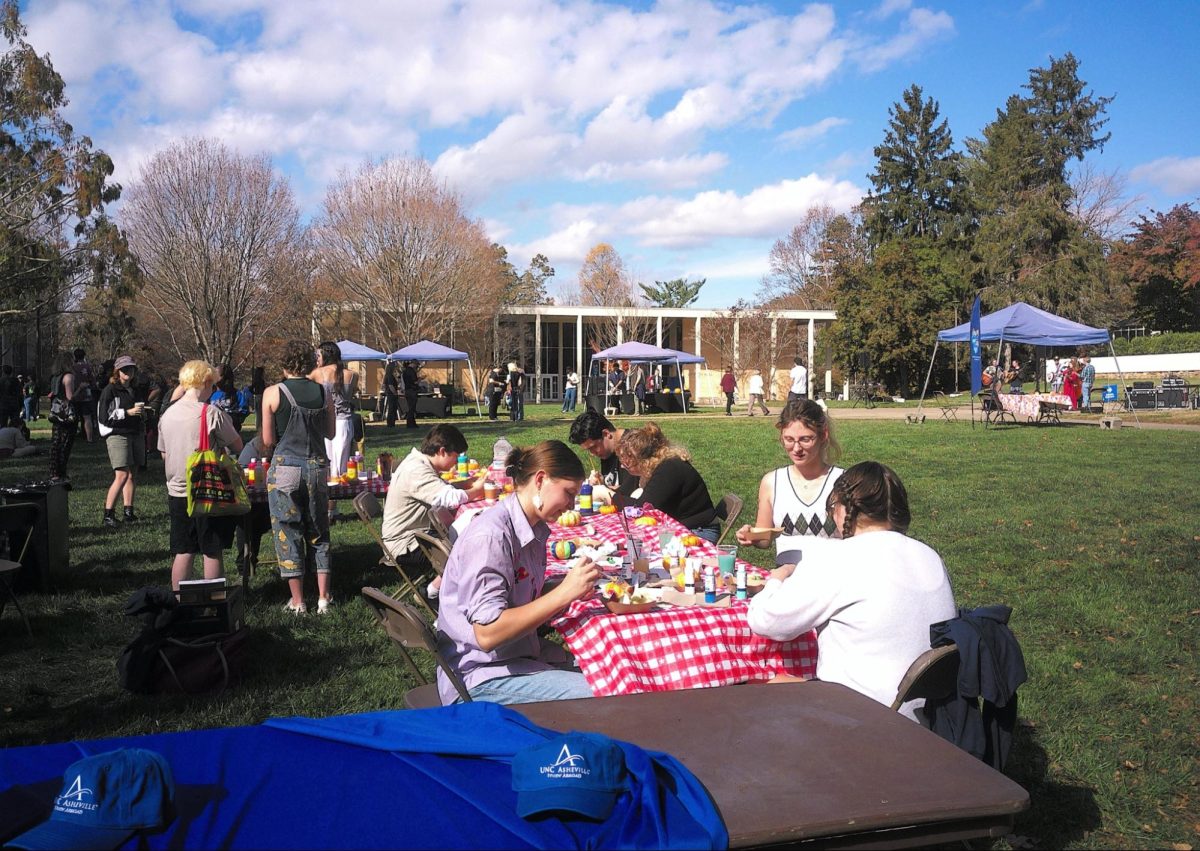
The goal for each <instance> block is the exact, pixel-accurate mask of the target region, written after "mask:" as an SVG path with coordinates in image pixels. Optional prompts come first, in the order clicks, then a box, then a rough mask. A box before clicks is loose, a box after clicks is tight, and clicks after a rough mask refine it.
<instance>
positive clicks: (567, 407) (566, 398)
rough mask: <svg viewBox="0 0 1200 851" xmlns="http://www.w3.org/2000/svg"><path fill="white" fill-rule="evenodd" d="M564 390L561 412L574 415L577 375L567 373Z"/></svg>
mask: <svg viewBox="0 0 1200 851" xmlns="http://www.w3.org/2000/svg"><path fill="white" fill-rule="evenodd" d="M565 383H566V389H565V390H563V404H562V412H563V413H564V414H573V413H575V402H576V400H577V399H578V397H579V373H578V372H576V371H575V370H571V371H570V372H568V373H567V380H566V382H565Z"/></svg>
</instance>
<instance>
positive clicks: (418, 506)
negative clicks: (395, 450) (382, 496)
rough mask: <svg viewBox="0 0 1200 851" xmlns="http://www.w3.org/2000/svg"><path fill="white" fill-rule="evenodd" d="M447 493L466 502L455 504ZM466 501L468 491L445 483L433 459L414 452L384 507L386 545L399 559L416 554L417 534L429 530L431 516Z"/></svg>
mask: <svg viewBox="0 0 1200 851" xmlns="http://www.w3.org/2000/svg"><path fill="white" fill-rule="evenodd" d="M447 490H449V491H454V492H455V493H456V494H461V495H462V499H458V500H454V499H453V496H452V495H451V494H447V493H446V491H447ZM439 497H440V499H439ZM465 500H466V492H465V491H460V490H458V489H457V488H455V487H454V486H453V485H451V484H448V483H447V482H446V481H445V480H443V479H442V478H441V476H439V475H438V472H437V470H435V469H433V461H432V459H430V457H429V456H428V455H425V454H423V453H422V452H421V451H420V450H419V449H413V450H412V451H411V452H409V453H408V457H407V458H405V459H404V460H403V461H401V462H400V466H399V467H397V468H396V470H395V471H394V472H393V473H392V481H391V484H390V485H389V486H388V495H387V501H386V502H385V503H384V505H383V542H384V543H385V544H387V548H388V549H389V550H390V551H391V552H392V554H393V555H395V556H402V555H404V554H405V553H409V552H412V551H413V550H415V549H416V548H417V539H416V538H415V537H414V536H413V533H414V532H424V531H426V530H427V529H429V525H430V524H429V512H430V511H431V510H433V509H434V508H435V506H437V505H445V504H447V503H448V502H454V503H456V504H457V503H458V502H463V501H465Z"/></svg>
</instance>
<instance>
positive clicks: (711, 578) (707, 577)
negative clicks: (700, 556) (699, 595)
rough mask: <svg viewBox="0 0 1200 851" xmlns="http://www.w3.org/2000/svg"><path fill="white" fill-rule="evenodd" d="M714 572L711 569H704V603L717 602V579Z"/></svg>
mask: <svg viewBox="0 0 1200 851" xmlns="http://www.w3.org/2000/svg"><path fill="white" fill-rule="evenodd" d="M715 573H716V571H715V570H714V569H713V568H711V567H705V568H704V602H706V603H715V602H717V577H716V576H715V575H714V574H715Z"/></svg>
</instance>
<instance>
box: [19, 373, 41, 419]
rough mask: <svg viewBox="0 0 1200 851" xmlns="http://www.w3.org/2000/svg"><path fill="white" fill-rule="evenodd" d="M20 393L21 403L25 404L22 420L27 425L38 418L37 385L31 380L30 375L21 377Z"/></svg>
mask: <svg viewBox="0 0 1200 851" xmlns="http://www.w3.org/2000/svg"><path fill="white" fill-rule="evenodd" d="M21 393H22V394H23V398H22V399H21V401H22V402H23V403H24V404H25V412H24V414H23V415H22V419H24V420H25V422H27V423H31V422H33V421H34V420H36V419H37V418H38V412H37V401H38V393H37V383H36V382H35V381H34V380H33V376H32V375H26V376H23V377H22V381H21Z"/></svg>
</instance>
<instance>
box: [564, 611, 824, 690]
mask: <svg viewBox="0 0 1200 851" xmlns="http://www.w3.org/2000/svg"><path fill="white" fill-rule="evenodd" d="M746 608H747V604H746V603H744V602H739V601H736V600H735V601H732V602H731V603H730V605H729V606H728V607H727V608H725V607H708V606H680V607H667V606H660V607H659V608H658V609H656V610H654V611H650V612H646V613H644V614H635V615H614V614H610V613H609V611H608V609H606V608H604V605H603V604H602V603H601V602H600V600H598V599H596V598H592V599H588V600H580V601H578V602H576V603H575V604H574V605H572V606H571V607H570V608H569V609H567V612H566V614H564V615H562V616H561V617H559V618H558V619H556V620H555V621H553V622H552V624H551V625H552V626H554V627H555V628H556V629H558V631H559V632H560V633H562V636H563V639H564V640H565V641H566V644H567V647H569V648H570V650H571V652H572V653H574V654H575V658H576V660H577V661H578V662H579V667H580V669H581V670H582V671H583V674H584V676H585V677H587V681H588V685H590V686H591V687H592V691H593V692H595V693H596V694H597V695H599V696H604V697H607V696H609V695H614V694H638V693H641V692H646V691H674V690H676V689H685V688H712V687H716V686H727V685H733V684H735V683H745V682H761V681H764V680H769V679H771V678H772V677H775V676H778V675H780V674H790V675H792V676H796V677H812V676H814V675H815V674H816V669H817V636H816V633H815V632H808V633H805V634H804V635H802V636H800V638H797V639H795V640H793V641H783V642H780V641H772V640H771V639H768V638H763V637H762V636H758V635H755V634H754V633H752V632H751V631H750V627H749V626H748V625H747V623H746Z"/></svg>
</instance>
